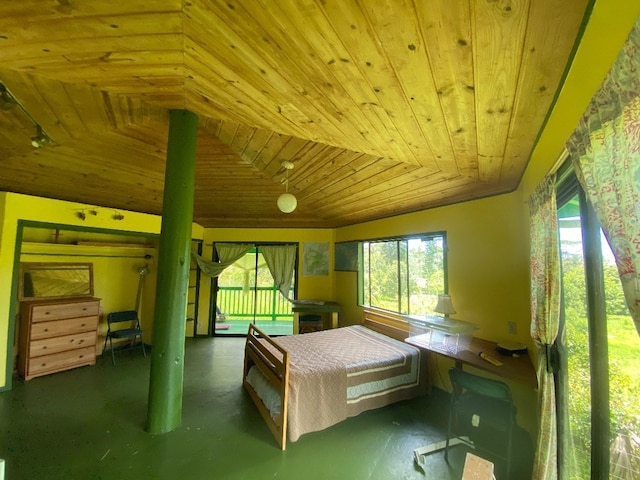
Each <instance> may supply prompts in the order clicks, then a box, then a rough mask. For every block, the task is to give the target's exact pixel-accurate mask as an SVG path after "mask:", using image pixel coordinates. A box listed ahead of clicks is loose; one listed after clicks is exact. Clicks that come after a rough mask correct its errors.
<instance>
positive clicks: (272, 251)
mask: <svg viewBox="0 0 640 480" xmlns="http://www.w3.org/2000/svg"><path fill="white" fill-rule="evenodd" d="M260 251H261V252H262V256H263V257H264V260H265V261H266V262H267V267H269V272H271V276H272V277H273V279H274V281H275V282H276V285H277V286H278V290H280V293H281V294H282V296H283V297H284V298H286V299H287V300H289V302H293V299H292V298H289V290H290V289H291V279H292V278H293V270H294V269H295V266H296V255H297V254H298V247H297V245H264V246H262V247H260Z"/></svg>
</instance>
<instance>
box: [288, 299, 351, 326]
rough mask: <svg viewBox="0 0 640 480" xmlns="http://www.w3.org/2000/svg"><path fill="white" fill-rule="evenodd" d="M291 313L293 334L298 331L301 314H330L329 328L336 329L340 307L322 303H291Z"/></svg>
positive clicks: (335, 304)
mask: <svg viewBox="0 0 640 480" xmlns="http://www.w3.org/2000/svg"><path fill="white" fill-rule="evenodd" d="M291 311H292V312H293V333H294V334H296V333H298V332H299V331H300V314H301V313H303V314H304V313H330V314H331V325H330V327H331V328H338V314H339V313H340V305H339V304H337V303H336V302H324V303H296V302H293V304H292V307H291Z"/></svg>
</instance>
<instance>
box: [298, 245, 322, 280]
mask: <svg viewBox="0 0 640 480" xmlns="http://www.w3.org/2000/svg"><path fill="white" fill-rule="evenodd" d="M302 252H303V253H302V255H303V256H302V274H303V275H305V276H325V275H329V242H305V244H304V249H303V251H302Z"/></svg>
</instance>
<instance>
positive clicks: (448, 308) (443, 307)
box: [433, 294, 456, 318]
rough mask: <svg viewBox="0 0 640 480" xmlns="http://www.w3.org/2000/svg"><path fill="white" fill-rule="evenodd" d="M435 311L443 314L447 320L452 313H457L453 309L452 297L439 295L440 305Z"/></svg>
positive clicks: (437, 305)
mask: <svg viewBox="0 0 640 480" xmlns="http://www.w3.org/2000/svg"><path fill="white" fill-rule="evenodd" d="M433 311H434V312H437V313H442V314H443V315H444V316H445V318H448V317H449V315H450V314H452V313H456V309H455V308H453V303H451V295H444V294H443V295H438V303H437V304H436V308H434V309H433Z"/></svg>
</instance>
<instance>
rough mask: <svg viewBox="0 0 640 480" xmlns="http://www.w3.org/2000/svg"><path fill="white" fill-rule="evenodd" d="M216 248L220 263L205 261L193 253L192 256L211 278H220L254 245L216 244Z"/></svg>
mask: <svg viewBox="0 0 640 480" xmlns="http://www.w3.org/2000/svg"><path fill="white" fill-rule="evenodd" d="M215 247H216V251H217V252H218V258H219V259H220V261H219V262H212V261H209V260H205V259H204V258H202V257H201V256H200V255H198V254H197V253H195V252H191V255H193V257H194V258H195V259H196V262H198V266H199V267H200V270H202V272H203V273H204V274H205V275H209V276H210V277H217V276H219V275H220V274H221V273H222V272H223V271H224V269H225V268H227V267H230V266H231V265H233V263H234V262H236V261H237V260H239V259H240V258H242V257H243V256H244V255H245V254H246V253H247V252H248V251H249V250H251V249H252V248H253V247H254V245H253V244H245V243H216V245H215Z"/></svg>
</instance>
